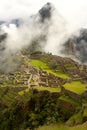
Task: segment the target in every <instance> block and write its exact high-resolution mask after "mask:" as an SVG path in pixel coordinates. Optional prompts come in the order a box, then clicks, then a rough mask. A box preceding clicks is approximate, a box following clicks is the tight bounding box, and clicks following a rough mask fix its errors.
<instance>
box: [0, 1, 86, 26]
mask: <svg viewBox="0 0 87 130" xmlns="http://www.w3.org/2000/svg"><path fill="white" fill-rule="evenodd" d="M47 2H51V3H53V4H54V6H55V7H56V9H57V10H58V12H59V13H60V14H61V15H62V16H63V17H64V18H65V19H66V21H67V23H68V24H69V25H70V26H72V25H73V26H82V27H85V26H87V0H49V1H48V0H0V20H6V19H11V18H20V17H28V16H29V15H31V14H34V13H36V12H38V10H39V9H40V8H41V7H42V6H43V5H44V4H45V3H47Z"/></svg>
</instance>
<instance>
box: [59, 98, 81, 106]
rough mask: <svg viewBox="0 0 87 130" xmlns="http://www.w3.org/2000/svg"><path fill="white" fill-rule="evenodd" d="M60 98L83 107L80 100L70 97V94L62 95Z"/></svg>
mask: <svg viewBox="0 0 87 130" xmlns="http://www.w3.org/2000/svg"><path fill="white" fill-rule="evenodd" d="M59 99H61V100H64V101H66V102H69V103H71V104H74V105H75V106H77V107H80V108H81V104H80V103H79V102H78V101H76V100H74V99H72V98H70V97H68V96H61V97H59Z"/></svg>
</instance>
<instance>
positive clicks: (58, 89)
mask: <svg viewBox="0 0 87 130" xmlns="http://www.w3.org/2000/svg"><path fill="white" fill-rule="evenodd" d="M33 88H35V89H37V90H39V91H44V90H47V91H49V92H60V91H61V89H60V88H51V87H39V86H36V87H33Z"/></svg>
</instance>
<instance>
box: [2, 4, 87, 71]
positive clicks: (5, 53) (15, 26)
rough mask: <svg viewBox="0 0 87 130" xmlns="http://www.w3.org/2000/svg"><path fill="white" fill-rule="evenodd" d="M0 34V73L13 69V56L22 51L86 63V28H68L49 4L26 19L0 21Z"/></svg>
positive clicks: (61, 17)
mask: <svg viewBox="0 0 87 130" xmlns="http://www.w3.org/2000/svg"><path fill="white" fill-rule="evenodd" d="M80 30H82V31H80ZM0 33H1V35H0V64H1V66H0V69H1V70H2V69H5V68H6V71H9V69H11V68H15V67H16V62H15V59H14V58H13V57H14V55H16V54H17V53H20V51H21V50H22V49H25V48H27V49H28V51H29V52H34V51H45V52H51V53H52V54H56V55H61V56H69V57H71V58H74V59H77V60H80V61H81V62H83V61H84V63H85V62H86V60H87V58H86V53H87V50H86V47H87V40H86V34H87V32H86V29H80V28H78V27H77V28H73V29H72V28H71V29H69V26H68V24H67V20H66V19H65V18H64V17H63V16H62V15H61V14H60V13H59V12H58V11H57V9H56V8H55V6H54V5H53V4H52V3H49V2H48V3H47V4H45V5H44V6H43V7H42V8H41V9H39V11H38V12H37V13H35V14H32V15H30V16H29V17H26V18H16V19H10V20H4V21H1V22H0ZM74 51H75V52H74ZM9 64H10V65H11V66H9Z"/></svg>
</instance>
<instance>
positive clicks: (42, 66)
mask: <svg viewBox="0 0 87 130" xmlns="http://www.w3.org/2000/svg"><path fill="white" fill-rule="evenodd" d="M29 63H30V64H31V65H33V66H36V67H37V68H38V69H42V70H45V71H46V72H48V73H50V74H53V75H55V76H58V77H61V78H65V79H66V78H68V79H69V78H70V77H69V76H68V75H67V74H64V73H62V72H55V71H54V70H51V69H50V68H49V66H47V65H46V63H44V62H42V61H40V60H31V61H30V62H29Z"/></svg>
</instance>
